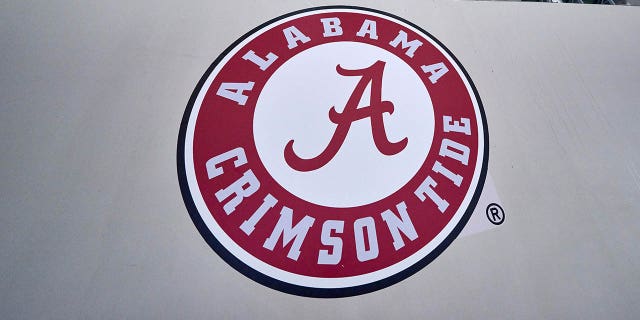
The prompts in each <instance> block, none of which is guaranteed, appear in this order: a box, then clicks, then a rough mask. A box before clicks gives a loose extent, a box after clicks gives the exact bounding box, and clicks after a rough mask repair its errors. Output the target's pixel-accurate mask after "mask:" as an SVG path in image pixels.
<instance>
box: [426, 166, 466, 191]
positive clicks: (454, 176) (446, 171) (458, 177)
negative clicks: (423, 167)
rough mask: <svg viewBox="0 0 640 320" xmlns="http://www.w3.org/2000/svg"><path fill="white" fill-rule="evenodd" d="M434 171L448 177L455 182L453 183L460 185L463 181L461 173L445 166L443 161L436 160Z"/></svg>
mask: <svg viewBox="0 0 640 320" xmlns="http://www.w3.org/2000/svg"><path fill="white" fill-rule="evenodd" d="M433 172H436V173H439V174H441V175H443V176H445V177H447V178H448V179H449V180H451V182H453V184H455V185H456V186H458V187H459V186H460V184H461V183H462V176H461V175H459V174H455V173H453V172H451V170H449V169H447V168H446V167H445V166H443V165H442V163H440V162H438V161H436V163H435V164H434V165H433Z"/></svg>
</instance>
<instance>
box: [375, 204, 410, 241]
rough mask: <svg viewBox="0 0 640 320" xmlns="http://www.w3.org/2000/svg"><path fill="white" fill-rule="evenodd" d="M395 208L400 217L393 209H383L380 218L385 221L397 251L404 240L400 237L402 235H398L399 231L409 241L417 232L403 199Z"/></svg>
mask: <svg viewBox="0 0 640 320" xmlns="http://www.w3.org/2000/svg"><path fill="white" fill-rule="evenodd" d="M396 208H397V209H398V213H400V218H398V216H396V215H395V214H394V213H393V211H391V210H385V211H384V212H383V213H382V220H384V221H385V222H386V223H387V227H389V231H390V232H391V236H392V237H393V247H394V248H395V249H396V251H398V249H400V248H402V247H404V240H403V239H402V235H400V231H402V233H403V234H404V235H405V236H407V238H409V240H411V241H413V240H415V239H417V238H418V233H417V232H416V228H415V227H414V226H413V223H412V222H411V218H410V217H409V213H407V205H406V204H405V203H404V201H403V202H400V203H398V204H397V205H396Z"/></svg>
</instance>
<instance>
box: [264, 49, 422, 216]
mask: <svg viewBox="0 0 640 320" xmlns="http://www.w3.org/2000/svg"><path fill="white" fill-rule="evenodd" d="M378 60H381V61H384V62H385V63H386V64H385V67H384V73H383V78H382V100H383V101H390V102H392V103H393V105H394V112H393V113H392V114H388V113H385V114H384V116H383V120H384V126H385V132H386V136H387V139H388V140H389V141H390V142H397V141H400V140H402V139H404V138H405V137H407V138H408V144H407V146H406V147H405V148H404V149H403V150H402V151H401V152H399V153H397V154H395V155H390V156H387V155H384V154H382V153H381V152H380V151H379V150H378V149H377V147H376V145H375V143H374V140H373V135H372V129H371V120H370V118H369V117H368V118H364V119H360V120H357V121H354V122H352V123H351V127H350V129H349V133H348V134H347V136H346V139H345V141H344V143H343V144H342V146H341V147H340V150H339V151H338V152H337V154H336V155H335V157H333V158H332V159H331V161H329V162H328V163H327V164H326V165H325V166H323V167H321V168H319V169H317V170H313V171H308V172H301V171H297V170H294V169H292V168H291V167H289V165H288V164H287V163H286V162H285V159H284V149H285V146H286V144H287V143H288V142H289V141H290V140H294V143H293V150H294V151H295V153H296V154H297V155H298V156H300V157H302V158H315V157H316V156H318V155H319V154H320V153H321V152H322V151H323V150H324V149H325V148H326V147H327V145H328V144H329V141H330V140H331V137H332V136H333V134H334V132H335V131H336V127H337V125H336V124H335V123H333V122H331V120H329V110H330V109H331V107H332V106H334V107H335V109H336V111H337V112H342V111H343V109H344V107H345V104H346V103H347V100H348V99H349V97H350V96H351V95H352V93H353V91H354V88H355V87H356V84H357V83H358V82H359V81H360V78H361V77H360V76H342V75H340V74H338V73H337V71H336V66H337V65H338V64H339V65H340V66H341V67H343V68H345V69H351V70H354V69H364V68H367V67H369V66H371V65H373V64H374V63H375V62H376V61H378ZM267 71H268V70H267ZM370 92H371V84H369V85H368V86H367V89H365V91H364V93H363V95H362V99H361V100H360V103H359V104H358V107H364V106H368V105H369V99H370ZM253 130H254V139H255V143H256V148H257V151H258V155H259V156H260V159H261V160H262V162H263V164H264V166H265V168H266V169H267V171H268V172H269V173H270V174H271V176H272V177H273V178H274V179H275V180H276V181H277V182H278V183H279V184H280V185H281V186H282V187H284V188H285V189H287V191H289V192H291V193H292V194H294V195H295V196H297V197H299V198H301V199H304V200H306V201H309V202H311V203H315V204H318V205H322V206H328V207H339V208H346V207H356V206H361V205H366V204H369V203H372V202H375V201H378V200H380V199H383V198H385V197H387V196H389V195H390V194H392V193H393V192H395V191H397V190H398V189H399V188H401V187H402V186H404V185H405V184H406V183H407V182H408V181H409V180H410V179H411V178H412V177H413V176H414V175H415V174H416V172H417V171H418V169H419V168H420V167H421V166H422V164H423V163H424V161H425V159H426V157H427V154H428V152H429V149H430V148H431V142H432V140H433V131H434V115H433V107H432V103H431V99H430V97H429V93H428V92H427V90H426V87H425V85H424V84H423V83H422V81H421V80H420V78H419V77H418V75H417V74H416V73H415V72H414V71H413V70H412V69H411V68H410V67H409V65H407V64H406V63H405V62H404V61H402V60H401V59H400V58H398V57H396V56H395V55H393V54H391V53H389V52H388V51H386V50H383V49H381V48H378V47H376V46H373V45H369V44H364V43H358V42H334V43H328V44H323V45H319V46H316V47H313V48H311V49H308V50H306V51H303V52H302V53H300V54H298V55H296V56H294V57H293V58H291V59H289V60H288V61H287V62H285V63H284V64H283V65H282V66H281V67H280V68H278V70H276V71H275V73H274V74H273V75H272V76H271V78H270V79H269V80H268V81H267V83H266V85H265V86H264V89H263V90H262V92H261V93H260V96H259V98H258V102H257V105H256V109H255V113H254V120H253Z"/></svg>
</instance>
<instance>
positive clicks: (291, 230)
mask: <svg viewBox="0 0 640 320" xmlns="http://www.w3.org/2000/svg"><path fill="white" fill-rule="evenodd" d="M314 221H315V219H314V218H312V217H309V216H304V218H302V220H300V222H298V224H296V226H295V227H292V225H293V210H291V209H289V208H287V207H282V210H280V219H279V220H278V223H277V224H276V226H275V228H273V232H272V233H271V236H270V237H269V238H267V240H266V241H265V242H264V245H263V247H265V248H266V249H269V250H271V251H273V248H275V246H276V243H277V242H278V239H280V236H282V247H285V246H286V245H287V244H288V243H289V242H291V241H292V240H293V244H292V245H291V248H290V249H289V253H288V254H287V257H288V258H289V259H292V260H298V257H299V256H300V247H301V246H302V242H303V241H304V238H305V237H306V236H307V232H308V231H309V228H311V226H312V225H313V222H314Z"/></svg>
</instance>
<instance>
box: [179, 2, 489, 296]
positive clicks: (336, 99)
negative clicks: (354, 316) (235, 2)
mask: <svg viewBox="0 0 640 320" xmlns="http://www.w3.org/2000/svg"><path fill="white" fill-rule="evenodd" d="M487 159H488V135H487V128H486V120H485V117H484V111H483V109H482V104H481V102H480V98H479V96H478V94H477V92H476V90H475V87H474V86H473V83H472V82H471V79H470V78H469V77H468V75H467V73H466V72H465V71H464V69H463V67H462V65H460V63H459V62H458V61H457V60H456V58H455V57H454V56H453V54H452V53H451V52H449V50H447V49H446V48H445V47H444V45H442V44H441V43H440V42H439V41H438V40H436V39H435V38H434V37H433V36H431V35H430V34H428V33H427V32H426V31H424V30H422V29H420V28H419V27H417V26H415V25H414V24H412V23H409V22H407V21H405V20H403V19H401V18H398V17H395V16H393V15H390V14H387V13H384V12H380V11H376V10H371V9H365V8H357V7H344V6H338V7H320V8H312V9H307V10H302V11H297V12H293V13H290V14H287V15H284V16H282V17H279V18H277V19H274V20H271V21H269V22H267V23H265V24H263V25H261V26H259V27H257V28H255V29H254V30H252V31H251V32H249V33H247V34H246V35H244V36H243V37H242V38H240V39H239V40H238V41H236V42H235V43H233V44H232V45H231V46H230V47H229V48H228V49H227V50H225V51H224V52H223V53H222V54H221V55H220V56H219V57H218V59H216V60H215V61H214V62H213V64H212V65H211V66H210V67H209V69H208V70H207V71H206V73H205V74H204V76H203V77H202V79H201V80H200V82H199V83H198V85H197V87H196V89H195V90H194V92H193V94H192V96H191V99H190V100H189V104H188V106H187V109H186V111H185V114H184V117H183V120H182V125H181V128H180V136H179V139H178V176H179V180H180V187H181V189H182V195H183V198H184V201H185V204H186V206H187V209H188V211H189V213H190V215H191V218H192V220H193V221H194V223H195V225H196V227H197V228H198V230H199V232H200V233H201V235H202V236H203V237H204V239H205V240H206V241H207V243H208V244H209V245H210V246H211V247H212V248H213V249H214V250H215V251H216V252H217V253H218V254H219V255H220V256H221V257H222V258H223V259H224V260H225V261H226V262H227V263H229V264H230V265H231V266H233V267H234V268H235V269H236V270H238V271H240V272H242V273H243V274H245V275H246V276H248V277H249V278H251V279H253V280H255V281H257V282H259V283H262V284H264V285H266V286H269V287H272V288H274V289H277V290H281V291H284V292H287V293H292V294H297V295H303V296H313V297H342V296H351V295H357V294H362V293H366V292H371V291H374V290H378V289H380V288H383V287H386V286H389V285H391V284H394V283H396V282H398V281H400V280H402V279H405V278H406V277H408V276H410V275H411V274H413V273H415V272H417V271H418V270H420V269H421V268H422V267H424V266H425V265H427V264H428V263H430V262H431V261H433V259H435V258H436V257H437V256H438V255H439V254H440V253H441V252H442V251H443V250H444V249H445V248H446V247H447V246H448V245H449V244H450V243H451V242H452V241H453V239H454V238H455V237H456V236H457V235H458V234H459V233H460V231H461V230H462V228H463V227H464V225H465V224H466V222H467V220H468V219H469V216H470V215H471V213H472V211H473V209H474V207H475V205H476V203H477V200H478V197H479V195H480V192H481V190H482V186H483V184H484V179H485V176H486V169H487Z"/></svg>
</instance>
